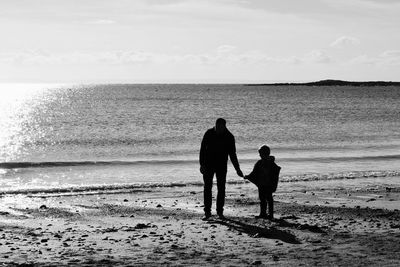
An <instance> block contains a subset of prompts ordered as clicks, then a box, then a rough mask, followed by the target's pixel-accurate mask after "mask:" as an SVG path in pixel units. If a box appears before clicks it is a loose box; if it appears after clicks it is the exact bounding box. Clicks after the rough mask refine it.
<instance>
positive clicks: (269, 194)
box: [265, 192, 274, 219]
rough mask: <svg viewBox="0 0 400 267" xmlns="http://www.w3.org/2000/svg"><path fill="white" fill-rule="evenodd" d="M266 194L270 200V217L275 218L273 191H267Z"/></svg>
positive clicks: (268, 200)
mask: <svg viewBox="0 0 400 267" xmlns="http://www.w3.org/2000/svg"><path fill="white" fill-rule="evenodd" d="M265 195H266V200H267V202H268V213H269V217H270V218H271V219H272V218H274V198H273V197H272V192H267V193H266V194H265Z"/></svg>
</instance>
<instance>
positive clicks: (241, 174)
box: [236, 169, 244, 177]
mask: <svg viewBox="0 0 400 267" xmlns="http://www.w3.org/2000/svg"><path fill="white" fill-rule="evenodd" d="M236 173H237V175H238V176H239V177H244V175H243V172H242V171H241V170H240V169H238V170H236Z"/></svg>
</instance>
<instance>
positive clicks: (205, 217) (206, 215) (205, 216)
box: [201, 213, 211, 221]
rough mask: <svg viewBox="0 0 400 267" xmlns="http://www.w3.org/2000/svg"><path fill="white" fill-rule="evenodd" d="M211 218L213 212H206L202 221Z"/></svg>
mask: <svg viewBox="0 0 400 267" xmlns="http://www.w3.org/2000/svg"><path fill="white" fill-rule="evenodd" d="M210 218H211V213H206V214H205V215H204V217H203V218H201V220H202V221H207V220H208V219H210Z"/></svg>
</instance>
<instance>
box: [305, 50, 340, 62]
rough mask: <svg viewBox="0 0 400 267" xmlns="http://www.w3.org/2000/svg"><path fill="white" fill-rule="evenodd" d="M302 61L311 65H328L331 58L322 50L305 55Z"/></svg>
mask: <svg viewBox="0 0 400 267" xmlns="http://www.w3.org/2000/svg"><path fill="white" fill-rule="evenodd" d="M302 60H303V61H305V62H311V63H330V62H332V61H333V59H332V57H331V56H329V55H328V54H327V53H326V52H325V51H323V50H313V51H311V52H310V53H308V54H306V55H305V56H304V57H303V58H302Z"/></svg>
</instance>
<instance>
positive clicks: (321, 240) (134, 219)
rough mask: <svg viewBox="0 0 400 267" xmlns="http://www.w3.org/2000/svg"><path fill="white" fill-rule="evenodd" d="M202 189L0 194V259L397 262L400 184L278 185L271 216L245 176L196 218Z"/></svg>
mask: <svg viewBox="0 0 400 267" xmlns="http://www.w3.org/2000/svg"><path fill="white" fill-rule="evenodd" d="M215 190H216V189H215V187H214V195H215ZM202 197H203V196H202V188H201V187H171V188H155V189H151V190H134V191H130V192H124V193H107V194H104V193H103V194H99V193H93V194H85V195H76V194H64V195H49V194H47V195H37V194H35V195H9V196H8V195H3V196H1V198H0V203H1V206H0V236H1V239H0V264H3V265H15V266H17V265H24V266H29V265H32V266H34V265H40V266H43V265H45V266H46V265H48V266H62V265H75V266H76V265H78V266H104V265H149V266H154V265H166V266H193V265H203V266H215V265H217V266H218V265H220V266H247V265H260V266H263V265H268V266H269V265H277V266H309V265H311V266H400V211H399V207H400V205H399V204H400V188H397V187H385V186H382V187H379V186H376V187H374V188H369V189H359V188H358V189H355V188H353V189H346V190H344V189H340V188H339V189H335V188H334V187H331V186H326V187H324V186H323V185H322V184H321V186H320V187H319V188H318V189H310V188H306V189H305V187H304V186H302V185H301V184H295V183H290V184H282V187H281V188H278V192H277V193H276V194H275V203H276V204H275V211H276V213H275V217H276V219H275V220H273V221H270V220H267V219H256V218H254V215H257V214H258V212H259V206H258V199H257V190H256V188H255V187H254V186H253V185H251V184H229V185H227V197H226V204H225V208H226V210H225V215H226V220H219V219H218V218H217V217H216V216H214V217H212V219H211V220H209V221H202V220H201V217H202V215H203V213H202ZM213 205H215V200H214V202H213ZM27 264H28V265H27Z"/></svg>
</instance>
